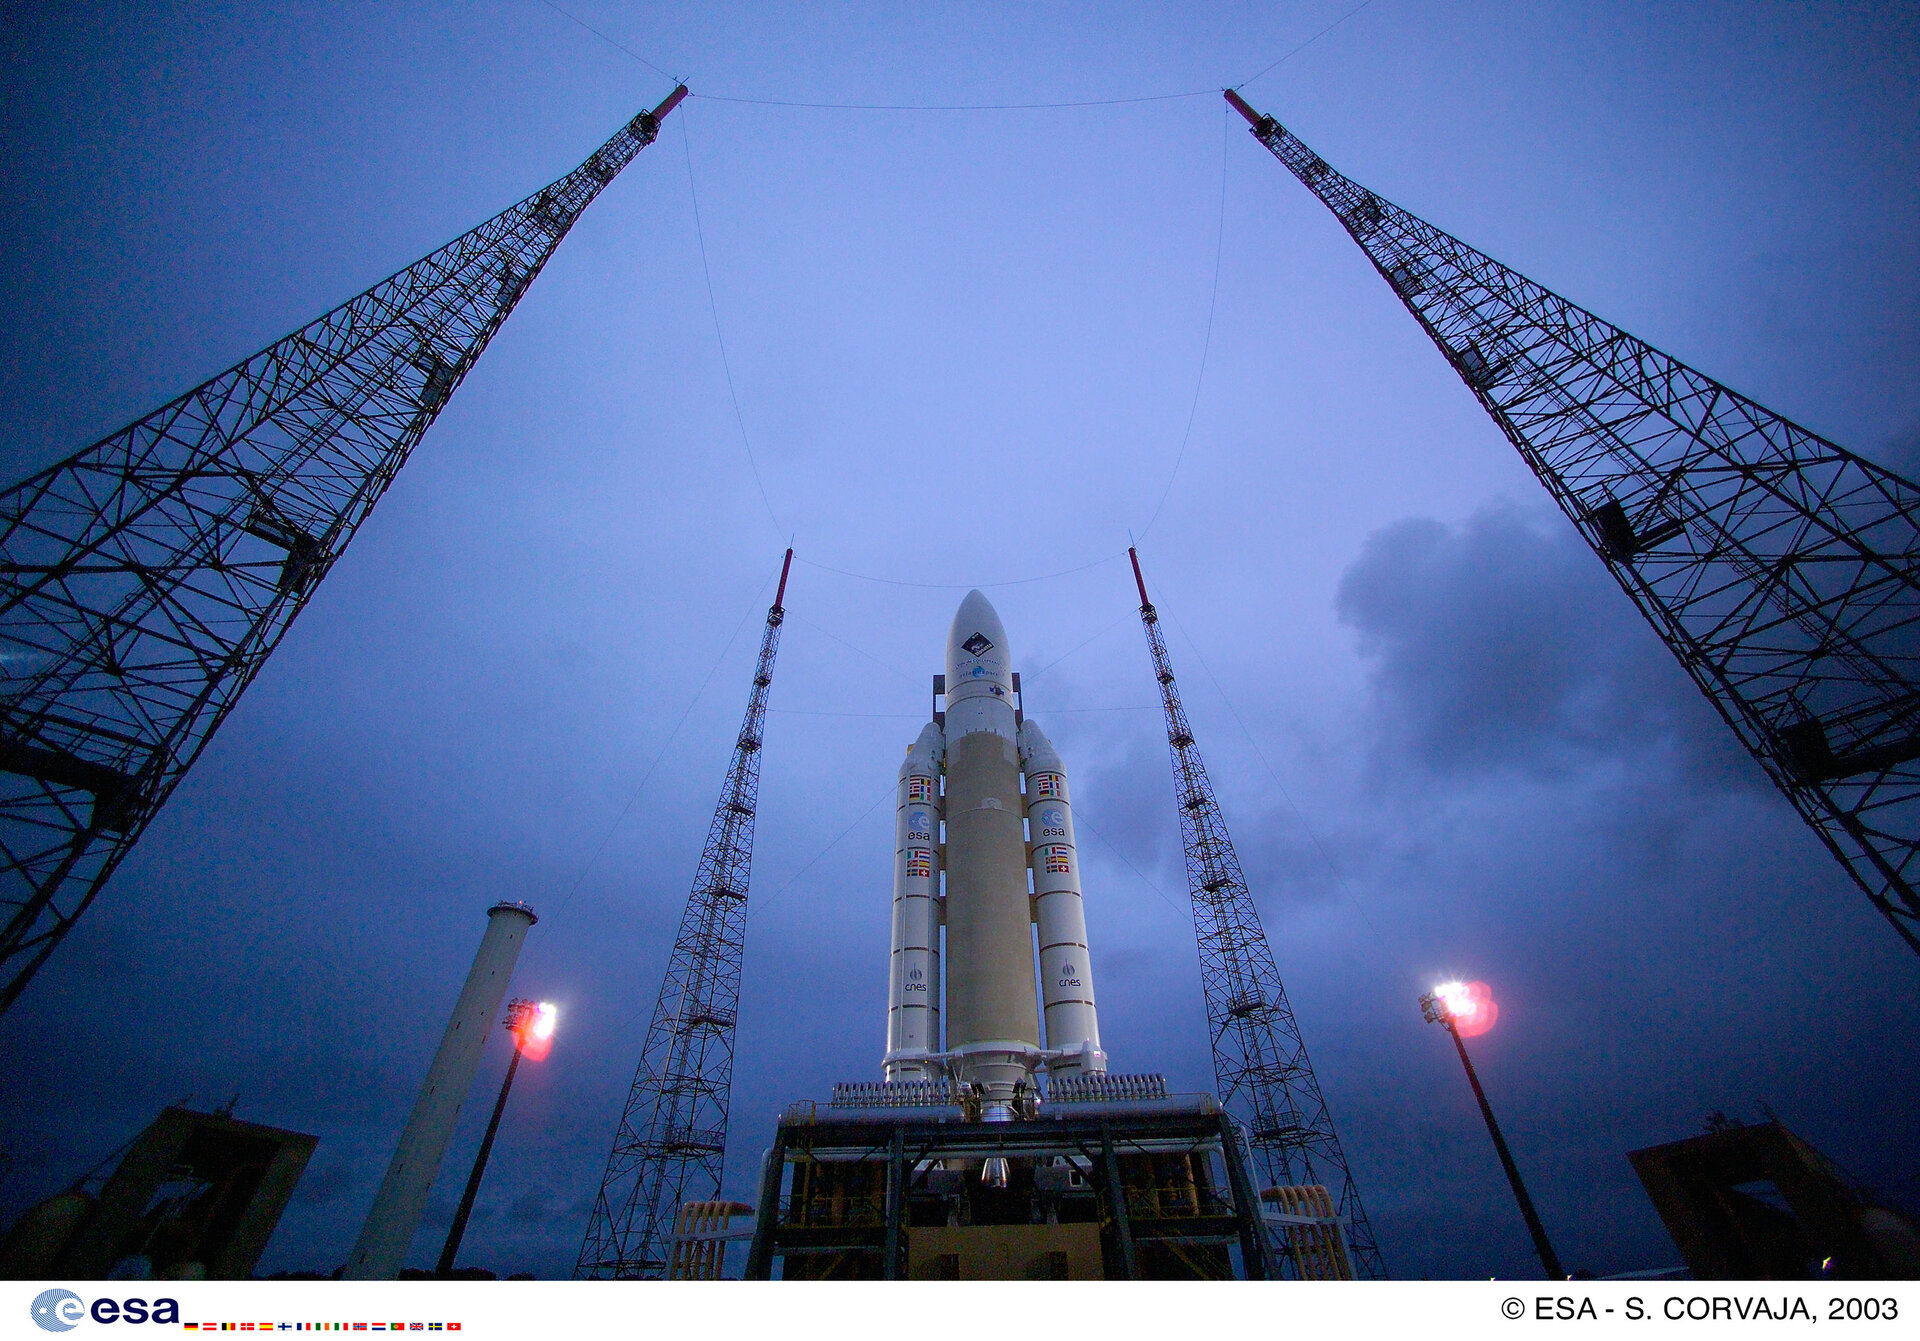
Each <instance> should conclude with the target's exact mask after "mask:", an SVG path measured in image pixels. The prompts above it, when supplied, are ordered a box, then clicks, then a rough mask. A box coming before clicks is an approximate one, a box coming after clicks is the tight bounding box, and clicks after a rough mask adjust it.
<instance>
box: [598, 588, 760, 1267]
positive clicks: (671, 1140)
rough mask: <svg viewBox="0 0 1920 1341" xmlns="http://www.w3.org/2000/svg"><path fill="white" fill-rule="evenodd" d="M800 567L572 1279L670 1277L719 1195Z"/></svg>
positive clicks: (751, 704)
mask: <svg viewBox="0 0 1920 1341" xmlns="http://www.w3.org/2000/svg"><path fill="white" fill-rule="evenodd" d="M792 566H793V551H792V550H788V551H787V557H786V560H785V562H784V563H783V564H782V565H781V567H780V586H779V588H778V590H777V591H776V592H775V593H774V598H773V607H772V608H771V609H769V610H768V611H767V627H766V632H765V634H764V635H762V637H761V639H760V659H759V660H758V661H757V662H756V663H755V664H754V671H753V692H752V693H751V694H749V695H748V697H747V715H746V718H745V720H744V721H742V722H741V724H740V736H739V739H738V740H737V741H736V742H735V743H734V748H733V762H732V763H731V764H729V765H728V767H727V780H726V784H725V785H724V786H723V787H721V789H720V800H719V802H718V804H716V805H715V806H714V809H713V822H712V824H710V825H709V826H708V828H707V845H706V848H705V849H704V850H703V851H702V852H701V854H700V868H699V870H698V871H697V872H696V873H695V875H694V877H693V889H692V891H691V892H690V893H689V894H688V895H687V907H686V911H685V912H684V913H682V914H681V917H680V930H679V933H678V934H677V935H676V936H675V937H674V940H673V954H672V956H671V958H669V959H668V961H667V973H666V977H665V978H664V979H663V980H662V981H661V983H660V997H659V1000H658V1001H656V1002H655V1003H654V1007H653V1020H652V1022H651V1023H650V1024H648V1026H647V1041H646V1044H645V1046H644V1047H643V1048H642V1049H641V1053H640V1065H639V1068H638V1069H637V1070H636V1071H635V1072H634V1076H633V1087H632V1089H631V1090H629V1091H628V1093H627V1102H626V1107H625V1108H624V1109H623V1110H622V1111H621V1114H620V1126H619V1128H618V1130H616V1131H615V1132H614V1137H613V1150H612V1152H611V1153H610V1154H609V1155H608V1156H607V1171H606V1174H605V1176H604V1177H602V1179H601V1181H600V1192H599V1195H598V1196H596V1197H595V1198H594V1202H593V1215H592V1217H591V1218H590V1219H589V1220H588V1222H587V1233H586V1238H585V1239H584V1240H583V1241H582V1242H581V1245H580V1258H579V1261H578V1262H576V1263H575V1264H574V1268H573V1275H574V1279H576V1280H583V1279H613V1280H618V1279H646V1280H658V1279H661V1278H663V1277H664V1276H665V1275H666V1273H667V1267H668V1261H669V1257H670V1255H671V1253H672V1249H673V1227H674V1219H675V1217H676V1216H677V1215H678V1214H679V1213H680V1207H681V1206H682V1204H684V1203H685V1202H688V1201H711V1200H714V1199H715V1198H717V1197H718V1196H719V1195H720V1181H721V1175H722V1173H723V1172H724V1164H725V1159H726V1153H727V1112H728V1108H729V1105H730V1102H731V1097H732V1091H733V1036H734V1025H735V1022H736V1020H737V1019H738V1016H739V1010H740V965H741V959H742V956H743V955H744V954H745V951H746V938H747V886H748V882H749V879H750V877H751V876H752V873H753V817H754V811H755V810H756V808H757V807H758V805H759V799H760V743H761V739H762V737H763V735H764V733H765V730H766V721H767V691H768V690H769V688H770V687H771V686H772V684H773V661H774V656H775V654H776V653H778V651H779V650H780V625H781V623H782V621H783V620H784V619H785V617H786V612H785V609H784V608H783V606H782V602H783V601H784V600H785V598H786V593H787V572H788V570H789V569H791V567H792Z"/></svg>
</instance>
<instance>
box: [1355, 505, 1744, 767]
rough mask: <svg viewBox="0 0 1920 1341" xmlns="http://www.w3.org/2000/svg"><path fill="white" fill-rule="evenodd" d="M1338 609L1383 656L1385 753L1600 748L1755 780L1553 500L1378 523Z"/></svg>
mask: <svg viewBox="0 0 1920 1341" xmlns="http://www.w3.org/2000/svg"><path fill="white" fill-rule="evenodd" d="M1336 605H1337V609H1338V611H1339V615H1340V618H1341V619H1342V620H1343V621H1344V622H1345V623H1347V624H1348V625H1350V626H1351V627H1352V628H1353V629H1354V630H1355V631H1356V632H1357V633H1358V635H1359V649H1360V652H1361V655H1362V656H1363V657H1365V658H1366V660H1367V661H1368V662H1369V663H1370V664H1371V684H1372V688H1373V692H1374V695H1375V704H1374V708H1375V713H1376V728H1377V730H1378V732H1379V736H1378V739H1377V740H1376V742H1375V750H1376V761H1377V763H1378V764H1379V765H1380V767H1381V768H1382V770H1383V771H1384V772H1392V771H1394V770H1398V769H1401V768H1404V767H1405V766H1407V765H1409V764H1411V765H1414V766H1416V767H1418V768H1420V769H1422V770H1424V771H1425V772H1426V773H1428V774H1430V775H1434V776H1441V775H1446V776H1456V777H1457V776H1460V775H1481V774H1492V773H1510V774H1522V775H1526V774H1532V775H1538V776H1548V777H1551V776H1557V775H1563V774H1565V773H1567V772H1569V771H1571V770H1585V769H1592V768H1594V767H1597V766H1600V765H1602V764H1604V763H1616V764H1618V765H1619V766H1621V767H1623V768H1626V769H1629V770H1633V771H1641V772H1655V771H1658V772H1667V771H1671V770H1680V771H1684V772H1687V773H1690V774H1693V775H1696V776H1698V775H1703V774H1704V775H1708V776H1711V777H1712V778H1713V779H1714V780H1715V782H1717V783H1719V784H1721V785H1728V786H1743V785H1747V784H1748V783H1749V782H1750V774H1749V773H1748V772H1746V771H1743V770H1741V769H1739V768H1737V767H1736V768H1729V767H1728V765H1729V764H1730V763H1731V762H1733V752H1732V751H1730V749H1729V747H1728V746H1727V743H1726V739H1725V731H1724V728H1723V727H1722V726H1721V724H1720V723H1719V721H1718V720H1717V719H1716V718H1715V716H1714V714H1713V712H1712V711H1711V709H1710V708H1708V707H1707V706H1706V705H1704V704H1703V703H1702V701H1701V698H1700V694H1699V692H1698V691H1697V690H1696V689H1695V688H1694V686H1693V684H1692V683H1691V682H1690V681H1689V680H1688V679H1687V678H1686V676H1685V674H1684V673H1683V672H1682V671H1681V670H1680V668H1679V666H1678V664H1677V663H1676V662H1675V660H1674V658H1673V656H1672V654H1671V653H1670V652H1669V651H1667V649H1666V648H1665V647H1664V646H1663V645H1662V644H1661V643H1660V641H1659V640H1658V638H1656V637H1655V635H1654V633H1653V631H1652V630H1651V629H1650V628H1649V627H1648V626H1647V624H1646V623H1645V621H1644V620H1642V619H1641V618H1640V616H1639V615H1638V613H1637V612H1636V611H1635V610H1634V609H1633V607H1632V606H1631V605H1630V604H1629V602H1628V601H1627V600H1626V599H1625V598H1624V596H1623V594H1622V593H1621V592H1620V590H1619V589H1618V587H1617V586H1616V585H1615V584H1614V583H1613V582H1612V580H1611V579H1610V578H1609V577H1608V575H1607V574H1606V572H1605V570H1604V568H1603V566H1602V564H1601V563H1600V562H1599V561H1598V560H1597V559H1596V558H1595V556H1594V554H1593V552H1592V551H1591V550H1590V549H1589V548H1588V547H1587V546H1586V545H1585V544H1584V543H1583V542H1582V541H1581V540H1580V539H1579V538H1578V536H1577V535H1576V534H1575V533H1574V532H1573V530H1572V528H1571V527H1569V526H1567V525H1566V524H1565V522H1564V521H1563V520H1562V519H1561V518H1560V517H1558V516H1557V515H1551V514H1545V513H1544V512H1542V511H1529V510H1525V509H1522V508H1520V507H1518V506H1515V505H1498V506H1494V507H1489V508H1485V509H1482V510H1481V511H1479V512H1476V513H1474V514H1473V515H1472V516H1471V517H1469V518H1468V519H1467V520H1466V521H1465V522H1464V523H1462V524H1461V525H1459V526H1457V527H1450V526H1446V525H1444V524H1442V523H1441V522H1438V521H1434V520H1432V519H1430V518H1424V517H1414V518H1408V519H1407V520H1405V521H1401V522H1398V523H1395V524H1394V525H1393V526H1390V527H1387V528H1386V529H1384V530H1382V531H1379V532H1376V533H1375V534H1374V535H1372V536H1371V537H1369V538H1368V540H1367V542H1366V545H1365V546H1364V548H1363V549H1362V551H1361V554H1360V557H1359V558H1358V559H1357V560H1356V561H1355V562H1354V564H1353V566H1352V567H1350V568H1349V569H1348V570H1347V572H1346V574H1345V575H1344V576H1343V577H1342V578H1341V580H1340V586H1339V593H1338V597H1337V602H1336Z"/></svg>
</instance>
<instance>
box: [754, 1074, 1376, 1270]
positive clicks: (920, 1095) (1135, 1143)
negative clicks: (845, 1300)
mask: <svg viewBox="0 0 1920 1341" xmlns="http://www.w3.org/2000/svg"><path fill="white" fill-rule="evenodd" d="M1059 1088H1060V1090H1061V1091H1062V1094H1061V1096H1060V1098H1058V1099H1052V1098H1050V1099H1048V1100H1047V1101H1045V1102H1044V1103H1042V1102H1037V1101H1035V1100H1034V1099H1029V1100H1028V1102H1027V1104H1026V1105H1025V1111H1024V1112H1023V1113H1022V1114H1021V1115H1020V1116H1018V1117H1016V1118H1014V1119H1013V1120H999V1121H984V1120H982V1114H981V1105H980V1102H979V1100H978V1099H977V1098H975V1097H973V1096H971V1095H969V1094H968V1093H967V1091H966V1089H965V1087H963V1086H957V1085H950V1084H947V1083H943V1082H919V1083H909V1084H899V1083H894V1084H870V1085H842V1086H839V1087H837V1088H836V1091H835V1096H834V1100H833V1103H832V1104H831V1105H829V1106H826V1107H821V1106H819V1105H816V1104H813V1103H805V1102H803V1103H799V1104H795V1105H793V1106H792V1107H790V1108H789V1109H788V1110H787V1112H786V1114H785V1115H784V1116H783V1117H782V1118H781V1120H780V1123H779V1126H778V1129H777V1130H776V1132H775V1135H774V1142H773V1145H772V1148H771V1149H770V1150H769V1151H768V1152H767V1154H766V1157H765V1164H764V1165H763V1167H762V1176H761V1188H760V1198H759V1206H758V1210H757V1215H756V1217H755V1229H754V1237H753V1242H752V1247H751V1249H750V1251H749V1253H748V1257H747V1264H746V1273H745V1274H746V1278H747V1279H748V1280H768V1279H773V1278H776V1277H777V1278H779V1279H784V1280H828V1279H834V1280H1008V1279H1014V1280H1018V1279H1036V1280H1102V1279H1105V1280H1135V1279H1147V1280H1228V1279H1254V1280H1264V1279H1271V1278H1276V1277H1279V1276H1281V1275H1282V1274H1294V1273H1293V1272H1291V1271H1286V1270H1285V1268H1286V1266H1288V1265H1290V1263H1289V1262H1288V1261H1286V1260H1285V1259H1286V1258H1287V1257H1289V1256H1290V1253H1289V1252H1288V1251H1287V1250H1286V1249H1284V1248H1283V1249H1282V1250H1281V1251H1278V1252H1277V1251H1276V1240H1278V1241H1279V1242H1280V1243H1281V1244H1287V1243H1289V1242H1290V1241H1291V1240H1289V1239H1288V1234H1289V1232H1291V1233H1292V1234H1293V1236H1294V1239H1295V1240H1298V1239H1300V1236H1301V1235H1302V1234H1303V1233H1308V1232H1311V1233H1312V1234H1314V1235H1315V1236H1317V1239H1318V1240H1319V1241H1322V1242H1324V1244H1326V1245H1328V1246H1329V1247H1331V1248H1332V1249H1334V1250H1336V1251H1338V1254H1339V1260H1340V1262H1341V1263H1342V1264H1344V1262H1345V1254H1344V1251H1343V1244H1344V1240H1343V1239H1342V1237H1341V1235H1340V1233H1339V1226H1338V1224H1337V1222H1336V1221H1334V1220H1332V1219H1327V1220H1325V1221H1322V1220H1320V1219H1319V1218H1318V1217H1314V1218H1313V1219H1314V1223H1313V1224H1312V1225H1311V1226H1309V1225H1308V1224H1307V1220H1308V1217H1301V1216H1281V1215H1279V1214H1277V1213H1275V1212H1273V1211H1267V1212H1265V1213H1264V1214H1263V1209H1262V1205H1261V1198H1260V1197H1259V1196H1258V1195H1257V1194H1256V1191H1255V1186H1254V1181H1253V1177H1252V1174H1251V1172H1250V1170H1249V1167H1248V1163H1247V1160H1246V1158H1245V1154H1244V1147H1243V1145H1242V1137H1241V1135H1240V1132H1239V1130H1238V1127H1237V1126H1236V1124H1235V1123H1234V1122H1233V1120H1232V1119H1231V1118H1230V1117H1229V1116H1228V1115H1227V1114H1225V1113H1224V1112H1222V1111H1221V1110H1220V1107H1219V1105H1218V1104H1217V1103H1216V1102H1215V1101H1214V1100H1213V1098H1212V1097H1211V1096H1209V1095H1176V1096H1172V1097H1169V1096H1168V1095H1167V1094H1166V1088H1165V1084H1164V1082H1163V1081H1161V1080H1160V1078H1159V1077H1157V1076H1118V1075H1112V1076H1109V1075H1102V1076H1099V1077H1098V1078H1093V1077H1088V1078H1084V1079H1082V1080H1080V1081H1079V1083H1078V1084H1075V1085H1063V1086H1060V1087H1059ZM1282 1220H1286V1221H1290V1222H1291V1221H1299V1223H1298V1224H1288V1225H1284V1226H1283V1225H1282V1224H1281V1223H1280V1222H1281V1221H1282ZM1315 1274H1321V1273H1319V1272H1316V1273H1315ZM1329 1274H1331V1273H1329Z"/></svg>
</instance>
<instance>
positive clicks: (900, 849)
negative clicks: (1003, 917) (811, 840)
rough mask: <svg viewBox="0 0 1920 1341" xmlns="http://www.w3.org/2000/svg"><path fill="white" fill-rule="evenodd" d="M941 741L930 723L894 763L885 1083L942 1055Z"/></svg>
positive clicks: (911, 1074) (926, 1072) (926, 1076)
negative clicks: (897, 783) (896, 788)
mask: <svg viewBox="0 0 1920 1341" xmlns="http://www.w3.org/2000/svg"><path fill="white" fill-rule="evenodd" d="M945 753H946V737H945V736H944V735H943V734H942V733H941V730H940V727H939V725H938V724H937V723H934V722H928V723H927V725H926V726H925V728H924V729H922V730H921V732H920V738H919V739H918V740H916V741H914V743H913V744H912V745H911V746H910V747H909V748H908V750H907V758H906V761H905V762H904V763H902V764H901V765H900V798H899V802H898V807H897V811H896V817H895V820H894V853H893V957H892V963H891V967H890V969H889V971H888V997H887V1058H886V1077H887V1079H888V1080H931V1079H933V1077H934V1071H933V1070H932V1068H931V1067H930V1066H929V1065H928V1062H927V1054H929V1053H934V1052H938V1051H939V1050H940V906H939V898H938V894H939V890H940V764H941V759H942V756H943V755H944V754H945Z"/></svg>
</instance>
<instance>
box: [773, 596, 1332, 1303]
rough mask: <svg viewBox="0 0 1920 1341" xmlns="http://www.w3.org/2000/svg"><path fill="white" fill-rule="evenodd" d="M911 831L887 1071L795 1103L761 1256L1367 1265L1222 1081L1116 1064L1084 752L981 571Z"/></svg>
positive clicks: (901, 796) (898, 887) (929, 1266)
mask: <svg viewBox="0 0 1920 1341" xmlns="http://www.w3.org/2000/svg"><path fill="white" fill-rule="evenodd" d="M943 698H944V704H943V703H942V699H943ZM894 840H895V842H894V858H893V941H892V948H891V954H890V956H889V959H890V966H889V969H888V996H887V1048H886V1053H885V1056H884V1058H883V1060H882V1068H883V1071H884V1075H885V1079H884V1080H883V1081H880V1082H878V1083H853V1084H845V1085H837V1086H835V1087H834V1093H833V1099H832V1102H831V1104H830V1105H829V1106H825V1107H823V1106H821V1105H818V1104H814V1103H811V1102H805V1101H803V1102H801V1103H798V1104H795V1105H794V1106H793V1107H792V1108H790V1109H789V1110H788V1111H787V1113H786V1114H785V1115H784V1116H783V1117H782V1118H781V1119H780V1122H779V1124H778V1126H777V1127H776V1129H775V1132H774V1142H773V1146H772V1148H771V1149H769V1150H768V1152H767V1154H766V1156H765V1158H764V1159H763V1161H762V1163H761V1185H760V1196H759V1203H758V1207H757V1210H756V1213H755V1217H754V1224H753V1227H752V1229H751V1231H749V1232H750V1233H751V1236H752V1245H751V1247H750V1249H749V1252H748V1255H747V1264H746V1276H747V1278H748V1279H750V1280H766V1279H770V1278H773V1277H774V1276H776V1275H778V1276H779V1277H780V1278H781V1279H786V1280H802V1279H806V1280H824V1279H847V1278H853V1279H889V1280H892V1279H936V1280H937V1279H945V1280H969V1279H981V1280H985V1279H1000V1280H1004V1279H1017V1278H1023V1277H1025V1278H1040V1279H1060V1280H1078V1279H1107V1280H1114V1279H1140V1278H1158V1279H1224V1278H1228V1277H1234V1276H1239V1277H1245V1278H1255V1279H1263V1278H1272V1277H1275V1276H1279V1275H1282V1274H1288V1273H1291V1274H1294V1275H1297V1276H1303V1277H1310V1278H1319V1279H1340V1278H1347V1277H1350V1276H1351V1275H1352V1271H1351V1267H1350V1264H1349V1261H1348V1256H1347V1252H1346V1239H1345V1226H1344V1220H1343V1219H1342V1217H1341V1216H1340V1215H1339V1214H1338V1212H1337V1211H1336V1210H1335V1208H1334V1207H1333V1206H1332V1205H1331V1204H1330V1203H1328V1201H1327V1194H1326V1189H1324V1188H1322V1187H1318V1186H1312V1187H1293V1186H1286V1187H1275V1188H1267V1189H1262V1188H1261V1187H1260V1186H1259V1185H1258V1183H1257V1182H1256V1175H1255V1173H1254V1170H1253V1168H1252V1166H1251V1164H1250V1162H1249V1160H1248V1159H1247V1148H1246V1134H1245V1132H1244V1131H1243V1130H1242V1129H1241V1128H1240V1126H1239V1124H1238V1123H1236V1122H1235V1121H1234V1119H1233V1118H1232V1117H1230V1116H1229V1115H1228V1114H1227V1113H1226V1112H1224V1111H1222V1109H1221V1107H1220V1104H1219V1102H1218V1100H1216V1099H1215V1098H1214V1096H1212V1095H1210V1094H1184V1095H1181V1094H1176V1095H1169V1094H1168V1093H1167V1089H1166V1082H1165V1081H1164V1080H1163V1079H1162V1078H1161V1077H1159V1076H1157V1075H1113V1074H1110V1073H1109V1072H1108V1070H1107V1054H1106V1052H1105V1050H1104V1049H1103V1048H1102V1046H1101V1041H1100V1022H1099V1016H1098V1012H1097V1010H1096V1007H1095V1004H1094V991H1093V966H1092V956H1091V953H1090V950H1089V944H1088V936H1087V919H1086V912H1085V908H1084V906H1083V903H1082V899H1081V884H1080V857H1079V850H1078V847H1077V845H1076V843H1075V837H1074V822H1073V797H1072V793H1071V791H1070V790H1069V788H1068V785H1067V770H1066V765H1065V764H1064V763H1063V762H1062V761H1061V758H1060V753H1059V751H1058V750H1056V749H1055V748H1054V747H1053V743H1052V742H1051V741H1049V740H1048V739H1047V737H1046V733H1045V732H1043V731H1042V730H1041V729H1040V726H1039V724H1038V723H1036V722H1035V721H1033V720H1032V719H1030V718H1028V717H1027V716H1026V714H1025V711H1024V708H1023V705H1022V703H1021V700H1020V677H1019V676H1018V675H1017V674H1015V673H1014V670H1013V654H1012V650H1011V645H1010V642H1009V640H1008V637H1007V631H1006V627H1005V625H1004V624H1002V623H1001V620H1000V616H999V615H998V614H997V613H996V612H995V611H994V608H993V606H992V604H991V603H990V602H989V601H988V600H987V598H986V597H985V596H983V595H981V594H980V593H979V592H978V591H973V592H969V593H968V594H967V597H966V599H965V600H963V601H962V602H961V603H960V609H959V611H958V613H956V614H955V615H954V618H953V625H952V628H951V629H950V630H949V632H948V634H947V649H946V666H945V671H944V674H942V675H940V676H938V677H936V678H935V680H934V711H933V720H931V721H930V722H928V723H927V725H926V726H925V727H923V728H922V729H921V731H920V734H919V737H918V738H917V739H916V740H915V741H914V742H913V744H912V745H911V746H909V747H908V749H907V757H906V760H905V761H904V762H903V763H902V764H901V766H900V772H899V792H898V797H897V808H896V812H895V829H894ZM1283 1242H1284V1243H1285V1245H1286V1246H1285V1248H1284V1249H1283V1248H1282V1247H1281V1246H1280V1245H1281V1244H1282V1243H1283Z"/></svg>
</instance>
